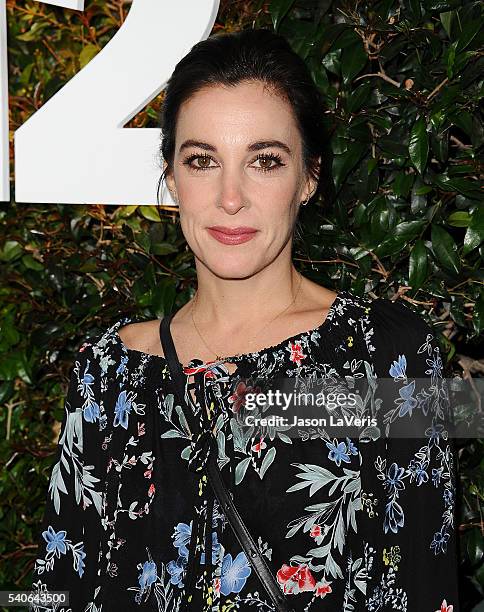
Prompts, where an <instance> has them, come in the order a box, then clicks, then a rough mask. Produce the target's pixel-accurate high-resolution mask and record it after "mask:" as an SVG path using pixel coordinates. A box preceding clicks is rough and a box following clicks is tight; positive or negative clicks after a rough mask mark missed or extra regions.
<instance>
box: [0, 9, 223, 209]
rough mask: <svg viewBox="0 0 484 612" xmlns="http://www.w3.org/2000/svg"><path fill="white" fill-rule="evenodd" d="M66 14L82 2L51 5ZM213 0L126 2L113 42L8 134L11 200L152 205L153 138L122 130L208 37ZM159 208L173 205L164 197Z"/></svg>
mask: <svg viewBox="0 0 484 612" xmlns="http://www.w3.org/2000/svg"><path fill="white" fill-rule="evenodd" d="M5 2H6V0H0V201H2V202H9V201H11V196H10V185H9V156H8V133H9V130H8V69H7V67H8V55H7V54H8V41H7V27H6V6H5ZM48 4H53V5H56V6H62V7H65V9H66V10H78V11H82V10H83V9H84V0H51V1H50V2H49V3H48ZM218 7H219V0H162V1H160V0H133V2H132V5H131V7H130V9H129V12H128V16H127V18H126V20H125V21H124V23H123V25H122V26H121V27H120V29H119V30H118V31H117V32H116V34H115V35H114V36H113V38H112V39H111V40H110V41H109V42H108V43H107V44H106V45H105V46H104V47H103V48H102V49H101V51H99V53H98V54H97V55H96V56H95V57H93V59H92V60H91V61H90V62H89V63H88V64H87V65H86V66H84V68H82V70H80V71H79V72H78V73H77V74H76V75H75V76H74V77H73V78H72V79H70V81H68V82H67V83H65V85H64V86H63V87H62V88H61V89H60V90H59V91H58V92H57V93H55V94H54V95H53V96H52V97H51V98H50V99H49V100H47V102H45V103H44V104H43V106H42V107H41V108H39V109H38V110H37V111H36V112H35V113H33V114H32V115H31V116H30V117H29V119H28V120H27V121H26V122H25V123H24V124H23V125H21V126H20V127H19V128H18V129H17V130H16V131H15V133H14V152H15V201H16V202H42V203H64V204H116V205H120V204H126V205H131V204H147V205H153V204H155V203H156V188H157V182H158V179H159V176H160V173H161V169H162V166H161V162H160V160H159V153H158V149H159V144H160V143H159V137H160V131H159V129H156V128H145V129H129V128H124V127H123V126H124V125H125V124H126V123H127V122H128V121H130V119H131V118H132V117H134V116H135V115H136V113H138V112H139V111H140V110H141V109H142V108H144V107H145V106H146V104H147V103H148V102H150V100H152V99H153V98H154V97H155V96H156V95H157V94H158V93H159V92H160V91H162V89H163V88H164V86H165V84H166V82H167V80H168V78H169V76H170V74H171V73H172V71H173V69H174V67H175V64H176V63H177V62H178V61H179V60H180V59H181V58H182V57H183V56H184V55H185V54H186V53H187V52H188V51H189V50H190V48H191V47H192V46H193V45H194V44H195V43H196V42H198V41H199V40H203V39H205V38H207V37H208V36H209V34H210V32H211V30H212V26H213V24H214V22H215V19H216V16H217V12H218ZM162 200H163V203H165V204H168V205H170V204H174V202H173V201H172V200H171V198H170V195H169V192H168V190H165V191H164V193H163V196H162Z"/></svg>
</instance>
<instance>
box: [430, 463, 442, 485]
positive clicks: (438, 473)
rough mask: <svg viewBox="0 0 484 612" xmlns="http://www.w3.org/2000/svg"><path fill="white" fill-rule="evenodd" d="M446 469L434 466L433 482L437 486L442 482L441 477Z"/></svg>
mask: <svg viewBox="0 0 484 612" xmlns="http://www.w3.org/2000/svg"><path fill="white" fill-rule="evenodd" d="M443 471H444V468H443V467H439V468H432V482H433V483H434V485H435V486H436V487H438V486H439V484H440V479H441V478H442V472H443Z"/></svg>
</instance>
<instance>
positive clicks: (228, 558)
mask: <svg viewBox="0 0 484 612" xmlns="http://www.w3.org/2000/svg"><path fill="white" fill-rule="evenodd" d="M251 572H252V569H251V567H250V566H249V563H248V561H247V557H246V556H245V553H244V552H243V551H242V552H239V554H238V555H237V556H236V557H235V559H234V560H233V561H232V555H231V554H230V553H227V554H226V555H225V557H224V558H223V561H222V575H221V576H220V592H221V593H222V595H229V594H230V593H240V591H241V590H242V589H243V588H244V585H245V583H246V581H247V578H248V577H249V576H250V574H251Z"/></svg>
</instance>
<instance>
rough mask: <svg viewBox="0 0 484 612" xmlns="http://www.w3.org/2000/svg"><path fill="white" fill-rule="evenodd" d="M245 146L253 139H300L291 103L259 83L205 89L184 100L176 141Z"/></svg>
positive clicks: (250, 82)
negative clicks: (192, 140) (188, 139)
mask: <svg viewBox="0 0 484 612" xmlns="http://www.w3.org/2000/svg"><path fill="white" fill-rule="evenodd" d="M195 135H196V138H197V139H198V140H202V139H203V140H206V141H208V142H215V141H218V142H220V143H222V142H225V143H227V144H237V143H240V144H246V143H248V142H249V141H253V140H254V139H255V138H259V137H264V138H265V139H272V138H274V139H276V138H277V139H279V140H285V141H287V142H288V143H289V142H290V143H292V144H293V145H294V144H295V143H296V142H297V141H298V140H299V139H300V134H299V130H298V127H297V122H296V118H295V116H294V112H293V109H292V107H291V105H290V103H289V102H288V101H287V100H286V99H284V98H283V97H282V96H281V95H280V93H277V92H275V91H274V90H273V89H272V88H270V87H268V86H266V85H265V84H264V83H262V82H260V81H244V82H242V83H239V84H237V85H235V86H230V87H227V86H223V85H212V86H209V87H204V88H203V89H201V90H200V91H198V92H197V93H195V94H194V95H193V96H192V97H191V98H189V99H188V100H186V101H185V102H184V103H183V104H182V106H181V108H180V112H179V114H178V121H177V130H176V140H177V143H180V142H181V141H182V140H184V139H185V138H194V136H195Z"/></svg>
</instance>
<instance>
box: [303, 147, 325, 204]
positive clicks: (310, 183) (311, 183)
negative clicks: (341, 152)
mask: <svg viewBox="0 0 484 612" xmlns="http://www.w3.org/2000/svg"><path fill="white" fill-rule="evenodd" d="M320 166H321V156H320V157H319V158H318V164H317V167H318V168H320ZM317 187H318V179H314V178H313V177H312V176H311V175H310V173H309V172H308V173H307V174H306V182H305V189H304V191H303V192H302V201H304V200H308V199H309V198H310V197H311V196H312V195H313V194H314V192H315V191H316V189H317Z"/></svg>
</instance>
